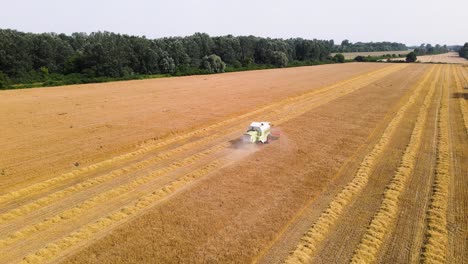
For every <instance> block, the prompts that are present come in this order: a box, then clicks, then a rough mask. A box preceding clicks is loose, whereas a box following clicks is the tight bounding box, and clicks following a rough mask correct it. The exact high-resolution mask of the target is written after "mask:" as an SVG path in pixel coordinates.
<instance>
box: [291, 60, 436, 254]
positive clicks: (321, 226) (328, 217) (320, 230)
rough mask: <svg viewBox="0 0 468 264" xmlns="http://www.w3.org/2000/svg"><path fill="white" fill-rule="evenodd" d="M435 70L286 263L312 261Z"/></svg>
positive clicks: (425, 78)
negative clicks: (318, 247)
mask: <svg viewBox="0 0 468 264" xmlns="http://www.w3.org/2000/svg"><path fill="white" fill-rule="evenodd" d="M433 71H434V66H432V67H431V69H430V70H429V71H428V72H427V73H426V74H425V75H424V76H423V77H422V81H421V82H420V83H419V84H418V85H417V87H416V88H415V89H414V92H413V94H412V95H411V96H410V97H409V99H408V101H407V102H406V103H405V104H404V105H403V106H402V107H401V108H400V109H399V110H398V111H397V113H396V114H395V116H394V117H393V119H392V120H391V121H390V123H389V124H388V126H387V127H386V128H385V131H384V132H383V134H382V136H381V138H380V140H379V141H378V143H377V144H376V145H375V146H374V148H373V149H372V151H371V152H370V153H369V154H367V155H366V156H365V157H364V159H363V161H362V162H361V164H360V165H359V168H358V170H357V172H356V174H355V175H354V178H353V180H352V181H351V182H350V183H348V184H347V185H346V186H345V187H344V188H343V190H342V191H341V192H340V193H338V194H337V195H336V196H335V197H334V198H333V200H332V201H331V203H330V204H329V205H328V207H327V209H325V211H323V212H322V213H321V215H320V216H319V218H318V220H317V221H316V222H315V223H314V224H313V225H312V226H311V228H310V229H309V230H308V231H307V232H306V233H305V234H304V235H303V237H302V238H301V241H300V242H299V244H298V245H297V247H296V249H295V250H294V251H293V252H291V253H290V255H289V256H288V258H287V259H286V261H285V262H286V263H306V262H310V261H311V260H312V258H313V256H314V254H315V251H316V249H317V246H318V244H319V243H320V242H321V241H322V240H323V239H324V238H325V236H326V235H327V234H328V233H329V231H330V228H331V227H332V226H333V225H334V224H335V222H336V221H337V219H338V218H339V217H340V215H341V214H342V212H343V210H344V208H345V207H346V206H347V205H348V204H349V202H350V201H351V199H352V198H353V197H355V196H356V195H357V194H358V193H359V192H360V191H361V190H362V189H363V188H364V187H365V186H366V184H367V181H368V179H369V176H370V172H371V171H372V169H373V166H374V163H375V161H376V160H377V158H378V157H379V156H380V154H381V153H382V152H383V150H384V149H385V148H386V146H387V145H388V143H389V141H390V138H391V137H392V135H393V134H394V133H395V131H396V129H397V126H398V124H399V123H400V122H401V120H402V119H403V117H404V115H405V113H406V111H407V110H408V109H409V108H410V107H411V106H412V105H413V104H414V103H415V102H416V101H417V99H418V97H419V95H420V93H421V91H422V89H423V87H424V86H425V84H426V82H427V81H428V79H429V77H430V76H431V75H432V72H433Z"/></svg>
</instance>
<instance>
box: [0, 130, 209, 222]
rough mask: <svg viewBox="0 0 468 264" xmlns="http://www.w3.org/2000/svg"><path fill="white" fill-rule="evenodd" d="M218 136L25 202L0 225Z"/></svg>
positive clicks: (8, 214)
mask: <svg viewBox="0 0 468 264" xmlns="http://www.w3.org/2000/svg"><path fill="white" fill-rule="evenodd" d="M216 137H217V135H213V136H209V137H206V138H203V139H201V140H197V141H194V142H190V143H188V144H185V145H182V146H180V147H177V148H175V149H171V150H169V151H167V152H165V153H160V154H158V155H156V156H155V157H152V158H149V159H146V160H143V161H140V162H136V163H133V164H130V165H128V166H126V167H123V168H119V169H116V170H113V171H111V172H109V173H106V174H104V175H101V176H98V177H95V178H91V179H88V180H86V181H83V182H79V183H77V184H75V185H72V186H70V187H67V188H65V189H63V190H60V191H57V192H54V193H51V194H49V195H47V196H45V197H43V198H40V199H38V200H36V201H34V202H31V203H28V204H25V205H23V206H21V207H18V208H15V209H13V210H10V211H7V212H5V213H3V214H0V225H1V224H5V223H6V222H9V221H11V220H14V219H16V218H18V217H21V216H24V215H26V214H27V213H30V212H32V211H34V210H38V209H40V208H41V207H44V206H47V205H49V204H52V203H54V202H56V201H59V200H61V199H63V198H64V197H67V196H69V195H72V194H74V193H77V192H79V191H83V190H85V189H87V188H91V187H93V186H96V185H98V184H103V183H105V182H108V181H110V180H113V179H116V178H118V177H120V176H122V175H124V174H127V173H130V172H131V171H136V170H140V169H142V168H145V167H147V166H150V165H155V164H156V162H161V161H164V160H166V159H169V158H170V157H172V156H174V155H176V154H178V153H181V152H184V151H188V150H190V149H192V148H195V147H197V146H201V145H203V144H206V143H207V142H212V141H213V140H214V139H215V138H216Z"/></svg>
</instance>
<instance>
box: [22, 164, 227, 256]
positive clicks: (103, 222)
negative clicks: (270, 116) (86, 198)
mask: <svg viewBox="0 0 468 264" xmlns="http://www.w3.org/2000/svg"><path fill="white" fill-rule="evenodd" d="M226 162H227V161H223V160H215V161H213V162H211V163H209V164H208V165H205V166H204V167H202V168H200V169H198V170H196V171H194V172H192V173H190V174H187V175H185V176H184V177H182V178H180V179H179V180H176V181H174V182H172V183H170V184H168V185H166V186H165V187H163V188H160V189H158V190H156V191H154V192H152V193H150V194H148V195H145V196H143V197H141V198H140V199H138V201H136V202H135V203H134V204H132V205H129V206H126V207H124V208H122V209H120V210H117V211H115V212H113V213H111V214H109V215H108V216H106V217H103V218H101V219H99V220H97V221H96V222H94V223H91V224H88V225H86V226H84V227H82V228H80V229H79V230H77V231H75V232H73V233H71V234H69V235H67V236H65V237H63V238H61V239H59V240H57V241H55V242H53V243H50V244H48V245H46V246H45V247H44V248H42V249H40V250H38V251H37V252H35V253H33V254H30V255H28V256H26V257H24V258H23V260H22V261H21V263H43V262H46V261H50V260H53V259H54V258H56V257H58V256H59V255H60V254H63V253H64V251H65V250H67V249H69V248H71V247H73V246H76V245H78V244H80V243H83V242H84V241H87V240H89V239H91V238H92V236H93V235H96V234H97V233H102V232H104V231H105V230H108V229H110V228H112V227H115V226H117V225H119V224H121V223H123V222H124V221H126V220H128V219H129V218H130V217H133V216H135V215H136V214H138V213H140V212H141V211H143V210H144V209H147V208H149V207H151V206H152V205H154V204H155V203H157V202H158V201H160V200H161V199H163V198H165V197H167V196H169V195H171V194H173V193H174V192H176V191H178V190H180V189H182V188H183V187H185V186H186V185H187V184H188V183H190V182H193V181H194V180H196V179H199V178H201V177H203V176H205V175H207V174H209V173H210V172H212V171H213V170H215V169H219V168H220V167H221V166H223V164H226Z"/></svg>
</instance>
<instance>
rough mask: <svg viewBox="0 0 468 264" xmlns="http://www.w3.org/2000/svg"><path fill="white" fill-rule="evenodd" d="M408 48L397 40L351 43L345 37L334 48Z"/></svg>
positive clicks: (374, 49)
mask: <svg viewBox="0 0 468 264" xmlns="http://www.w3.org/2000/svg"><path fill="white" fill-rule="evenodd" d="M403 50H408V47H407V46H406V45H405V44H403V43H397V42H356V43H351V42H349V40H347V39H345V40H343V41H342V42H341V45H335V46H334V48H333V51H332V52H334V53H336V52H370V51H403Z"/></svg>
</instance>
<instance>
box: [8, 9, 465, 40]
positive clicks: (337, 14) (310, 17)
mask: <svg viewBox="0 0 468 264" xmlns="http://www.w3.org/2000/svg"><path fill="white" fill-rule="evenodd" d="M0 6H1V8H2V12H1V15H0V28H2V29H6V28H9V29H15V30H19V31H23V32H34V33H42V32H56V33H66V34H71V33H73V32H87V33H90V32H95V31H110V32H115V33H122V34H128V35H137V36H143V35H144V36H146V37H147V38H160V37H170V36H187V35H191V34H193V33H195V32H204V33H208V34H209V35H211V36H221V35H228V34H231V35H235V36H238V35H254V36H261V37H272V38H291V37H301V38H306V39H314V38H316V39H326V40H329V39H333V40H335V43H340V42H341V41H342V40H343V39H348V40H350V41H351V42H358V41H362V42H370V41H374V42H376V41H392V42H401V43H405V44H407V45H419V44H421V43H431V44H449V45H454V44H463V43H465V42H467V41H468V19H467V18H468V15H467V14H466V11H467V10H468V1H467V0H444V1H441V0H438V1H434V0H406V1H403V0H392V1H388V0H387V1H380V0H349V1H345V0H333V1H332V0H321V1H317V0H287V1H286V0H282V1H278V0H231V1H222V0H218V1H216V0H180V1H170V0H166V1H161V0H154V1H150V0H132V1H124V0H80V1H67V0H42V1H37V0H14V1H11V0H0Z"/></svg>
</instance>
